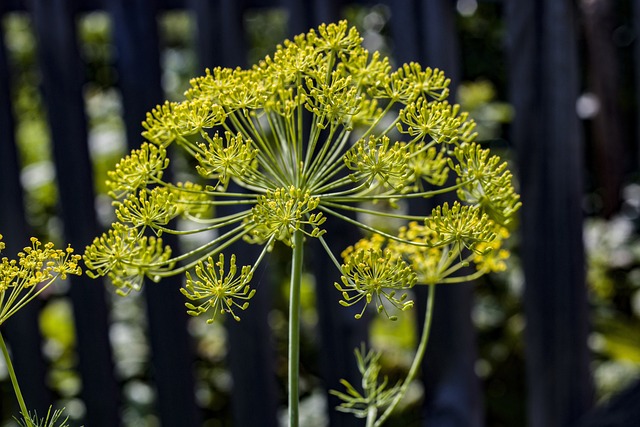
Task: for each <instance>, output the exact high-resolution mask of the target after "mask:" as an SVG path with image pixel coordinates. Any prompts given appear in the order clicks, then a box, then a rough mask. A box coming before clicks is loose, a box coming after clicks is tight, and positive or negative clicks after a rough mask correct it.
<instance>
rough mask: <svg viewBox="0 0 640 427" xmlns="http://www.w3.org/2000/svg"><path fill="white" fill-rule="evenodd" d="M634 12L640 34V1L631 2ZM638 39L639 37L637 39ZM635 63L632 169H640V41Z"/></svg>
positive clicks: (635, 46) (634, 20) (634, 19)
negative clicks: (634, 149) (634, 144)
mask: <svg viewBox="0 0 640 427" xmlns="http://www.w3.org/2000/svg"><path fill="white" fill-rule="evenodd" d="M631 7H632V12H633V18H632V19H633V21H632V22H633V31H634V33H635V34H640V2H638V1H634V2H631ZM636 41H637V39H636ZM633 59H634V61H633V65H634V74H633V76H634V78H635V87H636V93H635V101H636V113H635V120H636V127H635V129H634V130H635V132H636V133H635V141H636V158H635V159H634V162H633V165H632V166H633V167H632V170H638V169H640V108H638V107H637V106H638V105H640V43H634V49H633Z"/></svg>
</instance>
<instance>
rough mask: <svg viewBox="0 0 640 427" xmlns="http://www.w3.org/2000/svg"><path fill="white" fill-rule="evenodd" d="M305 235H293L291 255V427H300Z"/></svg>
mask: <svg viewBox="0 0 640 427" xmlns="http://www.w3.org/2000/svg"><path fill="white" fill-rule="evenodd" d="M303 244H304V234H303V233H302V231H300V230H297V231H295V232H294V234H293V253H292V254H291V284H290V288H289V427H298V426H299V423H300V411H299V408H298V399H299V396H300V392H299V374H300V372H299V371H300V283H301V282H302V255H303Z"/></svg>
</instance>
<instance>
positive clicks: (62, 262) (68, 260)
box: [0, 234, 82, 325]
mask: <svg viewBox="0 0 640 427" xmlns="http://www.w3.org/2000/svg"><path fill="white" fill-rule="evenodd" d="M0 239H2V235H1V234H0ZM4 247H5V246H4V243H3V242H1V241H0V250H2V249H4ZM80 258H81V256H80V255H74V254H73V249H72V248H71V247H70V246H69V247H67V248H66V249H65V250H61V249H56V248H55V247H54V245H53V243H45V244H44V245H43V244H42V243H41V242H40V241H39V240H38V239H36V238H35V237H32V238H31V246H27V247H25V248H24V249H23V250H22V251H21V252H19V253H18V257H17V259H8V258H7V257H3V258H2V259H1V260H0V325H1V324H2V323H4V322H5V321H6V320H7V319H8V318H9V317H11V316H12V315H14V314H15V313H16V312H17V311H18V310H20V309H21V308H22V307H24V306H25V305H26V304H28V303H29V302H30V301H31V300H32V299H34V298H35V297H37V296H38V295H39V294H40V293H42V292H43V291H44V290H45V289H47V288H48V287H49V286H50V285H51V284H53V282H55V281H56V280H58V279H61V280H64V279H66V278H67V276H68V275H69V274H73V275H80V274H82V269H81V268H80V266H79V265H78V262H79V261H80Z"/></svg>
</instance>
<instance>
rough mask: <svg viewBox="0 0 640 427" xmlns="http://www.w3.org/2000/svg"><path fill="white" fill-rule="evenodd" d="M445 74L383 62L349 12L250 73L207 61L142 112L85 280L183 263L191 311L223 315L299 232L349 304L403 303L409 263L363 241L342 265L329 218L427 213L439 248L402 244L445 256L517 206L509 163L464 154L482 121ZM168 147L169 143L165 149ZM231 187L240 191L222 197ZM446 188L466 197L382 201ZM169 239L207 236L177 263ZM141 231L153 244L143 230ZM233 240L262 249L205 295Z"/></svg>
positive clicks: (123, 279) (410, 277) (124, 287)
mask: <svg viewBox="0 0 640 427" xmlns="http://www.w3.org/2000/svg"><path fill="white" fill-rule="evenodd" d="M449 83H450V81H449V79H448V78H447V77H446V76H445V74H444V72H443V71H441V70H438V69H432V68H429V67H423V66H421V65H420V64H417V63H409V64H404V65H402V66H400V67H399V68H398V69H395V70H394V69H392V67H391V64H390V62H389V59H388V58H386V57H384V56H382V55H381V54H380V53H379V52H369V51H368V50H367V49H365V48H364V47H363V46H362V38H361V36H360V34H359V33H358V31H357V30H356V29H355V28H353V27H350V26H349V25H348V23H347V22H346V21H341V22H338V23H335V24H323V25H321V26H319V27H318V28H317V29H313V30H310V31H309V32H308V33H306V34H301V35H299V36H296V37H294V38H293V39H292V40H286V41H284V42H283V43H282V44H280V45H278V46H277V47H276V49H275V52H274V53H273V54H272V55H269V56H267V57H265V58H264V59H263V60H261V61H259V62H258V63H257V64H255V65H254V66H253V67H251V68H249V69H241V68H221V67H217V68H214V69H210V70H206V71H205V73H204V75H203V76H201V77H196V78H194V79H192V80H191V82H190V86H191V87H190V88H189V89H188V90H187V91H186V92H185V98H184V100H182V101H179V102H166V103H164V104H162V105H158V106H157V107H156V108H154V109H153V110H152V111H150V112H149V113H148V114H147V117H146V119H145V121H144V122H143V124H142V126H143V128H144V131H143V132H142V135H143V137H144V138H145V139H146V140H147V141H148V142H146V143H144V144H143V145H142V146H141V148H140V149H137V150H133V151H132V153H131V154H130V155H129V156H127V157H125V159H123V160H122V161H121V162H120V163H119V164H118V165H117V166H116V169H115V171H113V172H112V173H111V174H110V175H109V183H108V184H109V189H110V194H111V196H113V197H114V198H115V199H116V202H115V208H116V216H117V218H118V222H116V223H115V224H114V225H113V227H112V229H111V230H109V231H107V232H106V233H105V234H103V235H102V236H101V237H99V238H97V239H96V240H95V241H94V242H93V244H92V245H90V246H89V247H88V248H87V250H86V252H85V262H86V263H87V267H88V268H89V269H90V270H91V271H92V273H91V274H92V275H105V276H109V277H111V279H112V281H113V283H114V284H116V286H118V287H119V289H120V290H121V291H122V292H123V293H126V292H128V291H129V290H131V289H134V290H138V289H140V286H141V285H142V282H143V280H142V279H143V278H144V277H145V276H146V277H150V278H153V279H160V278H162V277H165V276H168V275H170V274H179V273H185V272H190V273H189V276H188V278H187V283H188V285H187V287H185V288H184V289H183V293H184V294H185V295H186V296H187V297H188V298H189V297H191V298H196V297H197V298H200V297H201V296H202V298H205V301H208V302H205V303H204V304H201V305H198V306H196V305H193V304H192V303H188V305H187V307H188V312H189V313H190V314H192V315H198V314H201V313H204V312H206V311H207V310H210V309H211V310H214V312H228V313H231V314H232V315H233V316H234V317H237V316H236V314H234V313H233V311H232V308H233V307H236V308H238V307H241V308H246V307H245V306H246V304H247V303H248V299H249V298H250V295H252V292H253V291H252V290H251V289H250V288H248V286H250V283H249V279H250V277H251V274H249V272H251V271H255V269H256V268H257V265H258V264H259V263H260V262H261V261H262V259H263V257H264V256H265V253H266V252H268V251H269V250H270V249H271V248H272V247H273V245H274V244H275V243H276V242H281V243H283V244H285V245H288V246H294V244H295V241H296V239H295V238H294V236H296V235H300V234H302V235H303V236H304V238H305V239H318V240H320V242H321V243H322V245H323V247H325V249H326V250H327V251H328V252H329V255H330V256H331V258H332V259H333V261H334V264H335V265H336V268H338V269H340V270H341V271H342V272H343V279H342V281H341V283H340V284H338V285H337V286H336V287H337V288H338V289H339V290H340V292H341V294H342V304H346V305H352V304H355V303H359V302H362V303H363V305H364V306H366V305H368V304H369V303H372V302H375V304H376V306H377V308H378V309H379V310H382V311H385V310H386V307H387V306H386V305H385V304H387V303H385V304H383V303H382V299H381V298H384V299H385V300H386V301H387V302H389V303H390V304H391V306H393V307H396V308H399V309H405V308H407V307H409V306H410V305H411V304H410V303H409V301H408V299H407V297H406V296H404V295H405V294H406V293H403V292H401V296H399V297H398V296H396V293H395V292H397V290H401V289H405V288H407V287H410V286H412V285H413V283H415V281H416V277H415V272H414V273H412V271H413V270H412V268H413V267H412V265H415V263H412V262H411V261H408V260H407V259H405V258H404V257H403V256H400V255H398V256H390V257H388V256H387V255H388V253H387V252H388V250H391V249H376V248H367V249H362V250H355V251H354V253H353V254H352V259H351V261H350V260H345V263H344V264H342V263H340V262H338V261H337V259H336V257H335V256H334V255H333V252H332V249H331V248H329V247H328V246H327V245H326V242H325V241H324V238H323V236H324V234H325V233H330V232H331V228H330V226H329V224H330V222H331V221H336V220H338V221H347V222H349V223H351V224H353V225H355V226H358V227H361V228H363V229H364V230H367V231H370V232H374V233H375V232H380V231H381V230H378V229H377V228H376V227H375V226H372V225H369V224H368V223H364V222H362V221H360V220H359V219H358V217H356V218H355V219H354V216H353V215H348V214H349V213H350V212H351V213H353V212H357V213H362V214H367V215H374V216H375V215H378V216H380V215H382V216H384V217H391V216H396V217H398V218H401V219H408V220H414V221H417V222H424V221H425V219H427V223H426V224H427V225H428V227H430V229H433V230H434V233H436V234H437V236H438V239H439V245H440V246H438V245H437V244H436V243H434V242H428V243H425V242H421V243H416V242H414V241H412V240H411V239H408V238H406V237H398V236H395V239H396V240H397V241H398V242H400V241H402V242H403V243H405V244H409V245H411V244H414V245H416V244H417V245H418V246H420V247H427V246H429V247H432V248H433V247H441V249H439V251H440V252H443V253H444V252H445V251H444V249H442V247H445V246H447V245H449V246H451V245H454V246H455V245H457V246H459V250H460V251H463V250H469V249H471V250H472V251H475V252H476V253H477V252H478V251H479V249H478V248H479V243H480V242H484V241H485V240H487V239H488V236H489V234H491V232H487V231H486V228H490V226H489V225H488V224H489V221H493V222H499V223H501V224H506V223H507V222H508V221H509V219H510V218H511V217H512V216H513V215H514V214H515V212H516V210H517V208H518V207H519V201H518V195H517V193H516V192H515V190H514V189H513V185H512V183H511V176H510V175H509V174H507V171H506V164H504V163H503V162H500V161H499V160H498V161H496V160H490V161H485V159H484V157H482V156H483V154H482V153H480V152H478V151H477V150H476V149H471V148H467V147H475V145H474V143H473V140H474V138H475V132H474V127H475V124H474V122H473V121H472V120H470V119H469V117H468V115H467V114H466V113H464V112H462V111H460V107H459V106H458V105H452V104H449V103H448V102H447V101H446V98H447V96H448V94H449V88H448V86H449ZM170 145H174V146H177V147H172V150H169V149H168V147H169V146H170ZM173 148H180V149H182V150H183V151H184V153H186V155H187V156H189V157H191V162H190V163H189V162H186V163H187V164H190V165H192V166H193V168H192V171H191V173H190V175H189V174H184V173H183V174H181V175H180V176H182V177H186V176H191V177H192V178H191V179H192V181H194V182H192V181H189V180H183V181H180V182H169V181H166V180H164V176H165V174H164V173H163V172H164V170H165V169H166V168H167V166H168V164H169V159H168V156H169V153H171V152H172V151H174V150H173ZM491 159H493V158H491ZM183 163H185V162H183ZM503 165H504V166H503ZM450 171H454V172H455V173H456V174H457V182H456V183H455V184H451V183H447V178H448V176H449V172H450ZM195 181H197V182H195ZM231 183H234V187H233V188H236V189H237V188H239V189H240V190H234V191H229V189H230V188H231V186H230V184H231ZM447 192H449V193H451V194H452V195H457V196H458V198H459V199H460V200H461V201H462V202H464V203H465V205H462V204H454V205H453V207H442V208H441V209H440V210H439V211H434V213H433V215H428V213H426V212H425V214H424V215H423V216H415V217H410V216H407V215H404V214H402V213H401V212H398V213H389V212H381V211H378V210H377V207H379V206H382V205H385V206H387V205H391V206H397V205H398V204H397V201H398V200H401V199H403V198H407V197H432V196H434V195H436V194H443V193H447ZM376 202H380V203H376ZM221 205H233V206H234V207H235V209H234V212H233V213H230V214H226V215H216V209H215V208H216V206H221ZM365 206H367V207H365ZM178 217H183V218H186V219H189V220H190V221H191V223H192V224H193V226H192V227H189V228H188V229H178V228H177V227H176V226H175V222H174V221H172V220H173V219H175V218H178ZM428 218H432V219H428ZM471 219H473V221H471ZM493 222H492V224H493ZM463 226H464V227H467V228H463ZM476 228H480V229H482V230H483V231H482V233H489V234H482V233H480V234H478V233H477V231H476ZM162 233H170V234H176V235H179V236H185V235H197V234H203V235H207V236H209V237H207V241H206V242H205V243H203V244H201V245H200V246H199V247H197V248H195V249H192V250H190V251H188V252H185V253H184V254H180V255H175V256H174V255H172V252H171V250H170V249H169V248H166V247H164V246H162V244H161V243H160V240H159V236H160V235H161V234H162ZM205 233H206V234H205ZM150 234H151V235H156V236H158V237H157V240H153V241H152V240H151V239H149V240H146V241H145V240H144V239H143V237H144V236H148V235H150ZM472 236H473V238H471V237H472ZM238 240H244V241H247V242H249V243H252V244H258V245H262V246H263V250H262V252H261V253H260V254H259V256H258V258H257V259H256V261H255V263H254V264H253V266H251V267H250V270H248V271H247V274H246V275H245V276H244V278H243V279H242V280H241V281H240V282H237V283H242V286H240V285H239V284H238V287H234V286H235V285H233V286H232V285H228V286H231V288H229V287H227V291H228V292H231V294H232V295H234V296H233V297H232V296H230V295H231V294H229V295H227V296H223V294H219V293H216V292H217V291H216V292H214V294H215V295H217V296H216V297H215V298H213V297H208V299H206V298H207V297H204V296H203V295H205V294H204V293H203V292H204V291H203V290H202V288H203V287H206V286H208V285H206V284H207V283H217V282H219V281H220V280H221V279H220V275H222V273H221V272H219V273H218V275H217V276H215V277H214V276H209V274H210V273H209V272H210V271H212V270H215V269H216V268H219V266H218V264H219V263H220V262H222V259H221V258H220V255H221V254H222V252H223V251H225V249H226V248H228V247H229V246H230V245H231V244H232V243H234V242H236V241H238ZM216 259H217V260H218V261H215V260H216ZM231 259H233V257H232V258H231ZM425 265H426V264H425ZM216 266H218V267H216ZM230 268H231V267H230ZM234 268H235V267H234ZM208 271H209V272H208ZM194 274H195V276H194ZM241 276H242V274H241ZM194 277H199V279H195V278H194ZM216 277H217V278H216ZM234 280H235V279H234ZM229 283H234V284H236V282H235V281H233V280H232V281H231V282H229ZM214 294H211V295H214ZM235 296H237V298H240V299H241V300H242V301H243V302H242V303H241V304H240V305H236V299H235V298H236V297H235ZM212 298H213V299H212ZM381 307H382V308H381ZM363 309H364V308H363Z"/></svg>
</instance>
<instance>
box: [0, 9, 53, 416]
mask: <svg viewBox="0 0 640 427" xmlns="http://www.w3.org/2000/svg"><path fill="white" fill-rule="evenodd" d="M1 17H2V11H0V18H1ZM10 87H11V82H10V77H9V67H8V61H7V52H6V49H5V44H4V37H3V33H2V31H0V200H2V202H3V205H4V206H5V208H4V209H0V234H2V235H3V241H4V243H5V245H6V248H5V250H4V251H3V254H2V255H3V256H7V257H10V258H14V257H15V255H16V253H17V252H18V251H19V250H20V249H22V248H23V247H24V246H27V245H28V244H29V238H28V236H27V224H26V220H25V212H24V206H23V194H22V187H21V185H20V166H19V164H20V163H19V162H18V154H17V152H16V145H15V136H14V118H13V114H12V109H11V91H10V90H9V88H10ZM39 308H40V307H39V304H38V300H36V301H32V302H31V303H30V304H28V305H27V306H25V307H24V308H23V309H21V310H20V312H19V313H18V314H16V315H15V316H14V317H12V318H11V319H10V320H9V321H8V322H7V323H6V324H5V325H3V326H2V329H3V331H2V332H3V333H5V334H6V338H7V341H9V344H10V346H11V351H12V355H13V363H14V365H15V366H14V367H15V370H16V375H17V376H18V379H19V381H20V385H21V387H22V388H23V389H24V390H23V393H24V398H25V401H26V402H27V405H28V407H29V409H30V410H36V411H38V413H43V411H46V409H47V406H48V404H49V399H50V396H49V393H48V392H47V390H46V388H45V387H43V385H44V384H45V383H46V367H45V362H44V358H43V357H42V352H41V336H40V330H39V328H38V311H39ZM11 400H12V401H13V400H15V399H13V398H12V399H11ZM13 414H14V415H17V414H18V408H17V406H16V407H15V409H14V410H13Z"/></svg>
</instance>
